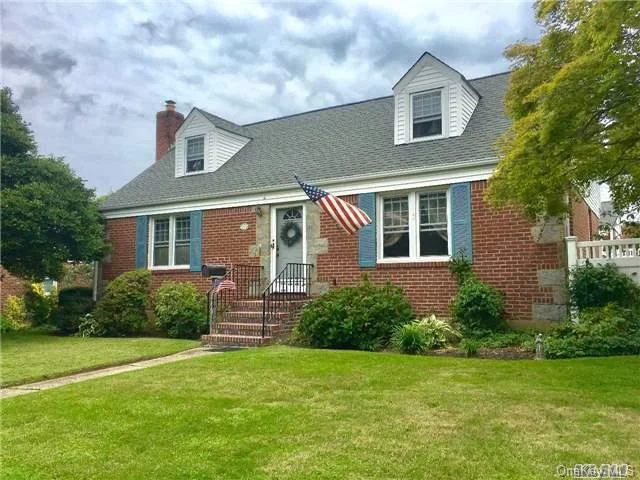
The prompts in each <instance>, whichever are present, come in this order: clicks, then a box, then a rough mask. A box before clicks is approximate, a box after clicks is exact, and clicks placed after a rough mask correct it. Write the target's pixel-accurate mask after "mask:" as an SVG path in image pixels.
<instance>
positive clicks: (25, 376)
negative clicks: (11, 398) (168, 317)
mask: <svg viewBox="0 0 640 480" xmlns="http://www.w3.org/2000/svg"><path fill="white" fill-rule="evenodd" d="M198 345H199V342H197V341H193V340H173V339H167V338H81V337H57V336H53V335H44V334H40V333H35V332H17V333H8V334H3V335H2V343H1V347H2V348H1V351H0V362H1V365H0V378H1V380H2V386H6V385H17V384H21V383H28V382H31V381H37V380H42V379H45V378H53V377H59V376H62V375H67V374H70V373H74V372H79V371H83V370H89V369H93V368H99V367H105V366H108V365H114V364H119V363H125V362H130V361H135V360H140V359H143V358H152V357H160V356H163V355H168V354H171V353H176V352H179V351H182V350H187V349H189V348H193V347H196V346H198Z"/></svg>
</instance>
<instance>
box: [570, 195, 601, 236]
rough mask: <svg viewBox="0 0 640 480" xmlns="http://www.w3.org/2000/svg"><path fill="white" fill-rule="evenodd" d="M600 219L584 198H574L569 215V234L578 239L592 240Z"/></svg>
mask: <svg viewBox="0 0 640 480" xmlns="http://www.w3.org/2000/svg"><path fill="white" fill-rule="evenodd" d="M599 224H600V221H599V219H598V217H597V216H596V214H595V213H594V212H593V211H592V210H591V208H590V207H589V205H588V204H587V202H585V201H584V200H582V199H580V200H574V201H573V204H572V208H571V215H570V229H571V235H575V236H576V237H578V241H587V240H592V239H593V237H594V235H595V234H596V233H597V232H598V227H599Z"/></svg>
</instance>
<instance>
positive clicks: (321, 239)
mask: <svg viewBox="0 0 640 480" xmlns="http://www.w3.org/2000/svg"><path fill="white" fill-rule="evenodd" d="M508 81H509V74H508V73H500V74H496V75H490V76H487V77H482V78H476V79H472V80H467V79H466V78H465V77H464V76H463V75H462V74H461V73H459V72H457V71H456V70H454V69H453V68H451V67H450V66H448V65H446V64H445V63H444V62H442V61H440V60H438V59H437V58H435V57H434V56H432V55H430V54H429V53H425V54H424V55H423V56H422V57H420V59H419V60H418V61H417V62H416V63H415V64H414V65H413V66H412V67H411V68H410V69H409V70H408V71H407V72H406V74H405V75H404V76H403V77H402V78H401V79H400V80H399V81H398V83H396V85H395V86H393V88H392V95H390V96H387V97H382V98H375V99H371V100H365V101H361V102H356V103H351V104H346V105H339V106H335V107H329V108H325V109H320V110H314V111H310V112H305V113H300V114H295V115H290V116H286V117H282V118H276V119H272V120H265V121H261V122H256V123H252V124H248V125H238V124H235V123H233V122H231V121H229V120H225V119H223V118H220V117H218V116H216V115H212V114H210V113H207V112H205V111H204V110H201V109H199V108H194V109H193V110H192V111H191V112H190V113H189V114H188V115H187V116H186V118H183V116H182V115H181V114H179V113H177V112H176V111H175V105H174V104H173V103H172V102H171V103H168V104H167V110H166V111H164V112H160V113H158V116H157V135H156V146H157V155H156V157H157V161H156V162H155V163H154V164H153V165H151V166H150V167H149V168H147V169H146V170H145V171H144V172H142V173H141V174H140V175H138V176H137V177H136V178H134V179H133V180H132V181H131V182H129V183H128V184H127V185H125V186H124V187H123V188H122V189H120V190H119V191H118V192H116V193H114V194H113V195H111V196H110V197H109V199H108V200H107V201H106V202H105V204H104V205H103V207H102V208H103V213H104V215H105V217H106V221H107V231H108V237H109V240H110V241H111V243H112V247H113V249H112V253H111V254H110V255H109V257H108V258H107V259H105V261H104V262H103V268H102V272H103V279H104V280H105V281H109V280H111V279H113V278H114V277H115V276H117V275H118V274H120V273H122V272H124V271H127V270H131V269H134V268H148V269H150V270H151V271H152V272H153V281H154V286H157V285H159V284H160V283H161V282H163V281H165V280H169V279H171V280H180V281H189V282H193V283H195V284H197V285H198V286H200V287H201V288H202V289H203V290H204V289H206V288H208V287H209V285H210V283H209V282H208V281H207V280H206V279H203V278H202V277H201V276H200V266H201V264H203V263H205V262H206V263H216V262H221V263H225V264H228V265H253V266H255V267H256V268H257V267H262V268H261V271H262V274H261V275H262V280H261V282H260V288H263V287H264V285H265V284H268V283H269V281H271V280H273V279H275V278H276V277H277V276H278V274H279V273H280V272H282V270H283V269H284V268H285V267H286V265H287V264H288V263H296V264H308V265H312V266H313V268H312V269H311V273H310V277H311V278H310V280H311V290H312V292H313V293H320V292H322V291H325V290H326V289H329V288H333V287H336V286H338V287H339V286H344V285H351V284H354V283H356V282H358V281H359V279H360V278H361V276H362V275H363V274H365V273H366V274H368V277H369V278H370V279H371V280H373V281H374V282H379V283H382V282H385V281H391V282H393V283H395V284H397V285H400V286H402V287H403V288H404V289H405V290H406V292H407V295H408V296H409V298H410V299H411V301H412V303H413V304H414V306H415V308H416V310H417V311H418V312H419V313H426V312H428V311H434V312H436V313H439V314H444V315H446V314H447V311H448V305H449V301H450V299H451V297H452V295H453V294H454V291H455V286H454V282H453V281H452V278H451V276H450V274H449V272H448V268H447V262H448V260H449V259H450V257H451V255H452V254H453V252H456V251H458V250H460V249H464V251H465V253H466V254H467V256H469V257H470V258H471V259H472V262H473V268H474V270H475V271H476V272H477V274H478V275H479V277H480V278H481V279H483V280H485V281H487V282H489V283H490V284H492V285H494V286H495V287H497V288H498V289H500V290H501V291H503V292H504V294H505V300H506V309H507V314H508V315H509V317H510V318H511V319H512V322H513V324H514V325H524V326H527V325H528V326H532V325H534V324H538V323H547V322H550V321H554V320H558V319H560V318H562V317H564V315H565V314H566V300H565V296H564V281H565V277H564V269H563V266H564V261H563V252H564V248H563V244H562V241H563V238H564V237H565V236H566V235H569V234H577V235H579V236H580V237H582V238H585V237H587V236H589V235H590V233H589V232H591V231H592V232H595V231H596V229H597V218H598V211H599V200H598V199H597V198H596V196H594V198H587V199H586V200H584V201H579V202H576V204H575V207H574V211H575V212H576V213H575V215H573V216H572V217H571V218H568V219H566V221H559V222H555V223H547V224H545V225H542V224H534V223H531V222H529V221H527V220H525V219H523V218H522V217H521V216H520V215H518V214H517V213H516V212H515V211H512V210H509V209H503V210H499V211H496V210H493V209H492V208H490V207H489V205H488V204H487V203H486V201H485V199H484V192H485V189H486V186H487V180H488V179H489V178H490V177H491V174H492V172H493V171H494V169H495V168H496V165H497V162H498V158H497V154H496V150H495V142H496V140H497V138H498V137H499V135H501V134H502V133H503V132H504V131H505V130H506V129H507V128H508V126H509V120H508V119H507V118H506V116H505V113H504V107H503V97H504V95H505V91H506V88H507V83H508ZM294 172H295V173H297V174H298V175H299V176H300V177H302V178H303V179H304V180H305V181H307V182H310V183H313V184H315V185H318V186H320V187H321V188H323V189H325V190H327V191H330V192H331V193H333V194H335V195H339V196H341V197H342V198H345V199H347V200H348V201H350V202H353V203H354V204H358V205H359V206H360V208H362V209H363V210H365V211H366V212H367V213H368V214H369V216H370V217H371V218H372V219H373V220H374V221H373V224H372V225H370V226H368V227H365V228H364V229H362V231H361V232H359V233H358V234H356V235H354V236H349V235H348V234H346V233H345V232H344V231H343V230H342V229H340V227H339V226H338V225H336V224H335V222H334V221H333V220H332V219H331V218H329V217H328V216H327V215H325V214H322V213H321V212H320V210H319V208H318V207H317V206H315V205H314V204H312V203H311V202H310V201H309V200H308V198H307V197H306V196H305V194H304V192H303V191H302V190H301V189H300V188H299V186H298V185H297V184H296V182H295V180H294V177H293V174H294ZM292 224H296V225H297V226H298V227H299V228H296V229H295V230H296V231H299V234H297V235H293V236H294V237H295V238H294V239H293V241H292V239H290V238H288V237H287V235H289V234H290V232H291V229H290V228H289V227H292ZM294 233H295V232H294Z"/></svg>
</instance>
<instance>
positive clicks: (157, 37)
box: [0, 1, 538, 193]
mask: <svg viewBox="0 0 640 480" xmlns="http://www.w3.org/2000/svg"><path fill="white" fill-rule="evenodd" d="M0 9H1V12H2V28H3V38H2V39H3V44H2V67H3V77H4V81H5V83H6V84H7V85H8V86H10V87H12V88H13V89H14V92H15V94H16V97H15V98H17V99H18V101H19V102H20V106H21V108H22V112H23V115H24V116H25V118H26V119H27V120H28V121H30V122H31V123H32V125H33V128H34V132H35V134H36V138H37V140H38V144H39V145H40V149H41V151H42V152H43V153H55V154H57V155H64V156H65V157H66V159H67V161H68V162H69V163H70V164H71V166H72V167H73V168H74V169H75V170H76V171H77V172H78V173H79V174H80V175H81V176H82V177H83V178H86V179H87V180H88V182H89V184H90V185H91V186H93V187H96V188H97V190H98V192H99V193H106V192H109V191H110V190H115V189H117V188H119V187H120V186H122V185H123V184H124V183H126V182H127V181H128V180H130V179H131V178H132V177H133V176H134V175H135V174H137V173H138V172H140V171H141V170H142V169H144V168H146V167H147V166H148V165H149V164H151V162H152V161H153V158H154V148H155V144H154V135H155V133H154V132H155V112H157V111H158V110H160V109H162V108H163V101H164V100H166V99H167V98H173V99H175V100H176V101H177V102H178V107H179V109H180V111H182V112H183V113H185V114H186V113H188V112H189V111H190V109H191V108H192V106H194V105H195V106H198V107H201V108H204V109H205V110H208V111H211V112H212V113H215V114H217V115H220V116H222V117H225V118H228V119H229V120H232V121H235V122H238V123H249V122H254V121H259V120H264V119H266V118H273V117H277V116H281V115H287V114H292V113H298V112H301V111H305V110H309V109H315V108H321V107H326V106H329V105H333V104H338V103H344V102H351V101H357V100H363V99H366V98H372V97H378V96H383V95H389V94H390V93H391V87H392V86H393V84H394V83H395V82H396V81H397V80H398V79H399V78H400V77H401V76H402V74H403V73H404V72H405V71H406V70H407V69H408V68H409V67H410V66H411V65H412V64H413V62H414V61H415V60H416V59H417V58H418V57H419V56H420V55H421V54H422V53H423V52H424V51H425V50H428V51H430V52H431V53H433V54H435V55H436V56H438V57H439V58H441V59H442V60H443V61H445V62H447V63H449V64H451V65H452V66H453V67H454V68H456V69H458V70H459V71H460V72H461V73H463V74H464V75H465V76H467V77H468V78H473V77H475V76H479V75H485V74H490V73H495V72H497V71H503V70H506V69H507V67H508V63H507V62H506V60H505V59H504V58H503V57H502V52H503V50H504V48H505V47H506V46H507V45H508V44H510V43H513V42H514V41H516V40H519V39H522V38H529V39H533V38H536V37H537V35H538V31H537V27H536V25H535V23H534V21H533V12H532V10H531V5H530V4H502V5H501V6H500V7H499V8H496V7H495V5H494V6H492V5H489V4H473V3H461V4H453V5H451V4H439V5H436V4H434V5H432V4H431V3H430V2H429V3H428V4H427V3H425V4H424V5H422V6H421V8H420V10H419V11H416V13H415V15H406V13H407V11H409V8H408V7H407V6H404V7H403V6H402V5H401V4H397V3H396V2H393V3H388V4H385V5H383V6H379V7H376V6H371V5H368V4H361V5H357V4H352V3H346V2H344V3H343V2H317V3H312V2H293V1H292V2H265V3H250V4H246V3H238V4H234V3H223V4H214V5H212V6H211V5H209V4H205V5H197V4H189V3H186V4H185V3H180V2H177V3H171V4H168V3H162V2H158V3H153V4H143V3H139V2H130V3H112V2H95V3H73V4H69V3H64V2H51V3H45V4H34V3H24V4H20V3H11V4H6V3H5V4H2V5H0ZM34 26H35V27H34ZM36 27H37V28H36ZM70 32H73V34H70ZM53 45H55V48H53V47H52V46H53Z"/></svg>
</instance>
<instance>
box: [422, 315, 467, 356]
mask: <svg viewBox="0 0 640 480" xmlns="http://www.w3.org/2000/svg"><path fill="white" fill-rule="evenodd" d="M417 323H418V325H419V326H420V328H422V329H423V330H424V332H425V335H426V336H427V340H428V341H429V348H441V347H444V346H446V345H447V344H448V343H450V342H452V341H454V340H457V339H458V338H460V334H459V333H458V332H457V331H456V330H455V329H454V328H453V327H452V326H451V325H449V324H448V323H447V322H445V321H444V320H439V319H438V318H436V316H435V315H431V316H429V317H425V318H423V319H422V320H419V321H418V322H417Z"/></svg>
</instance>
